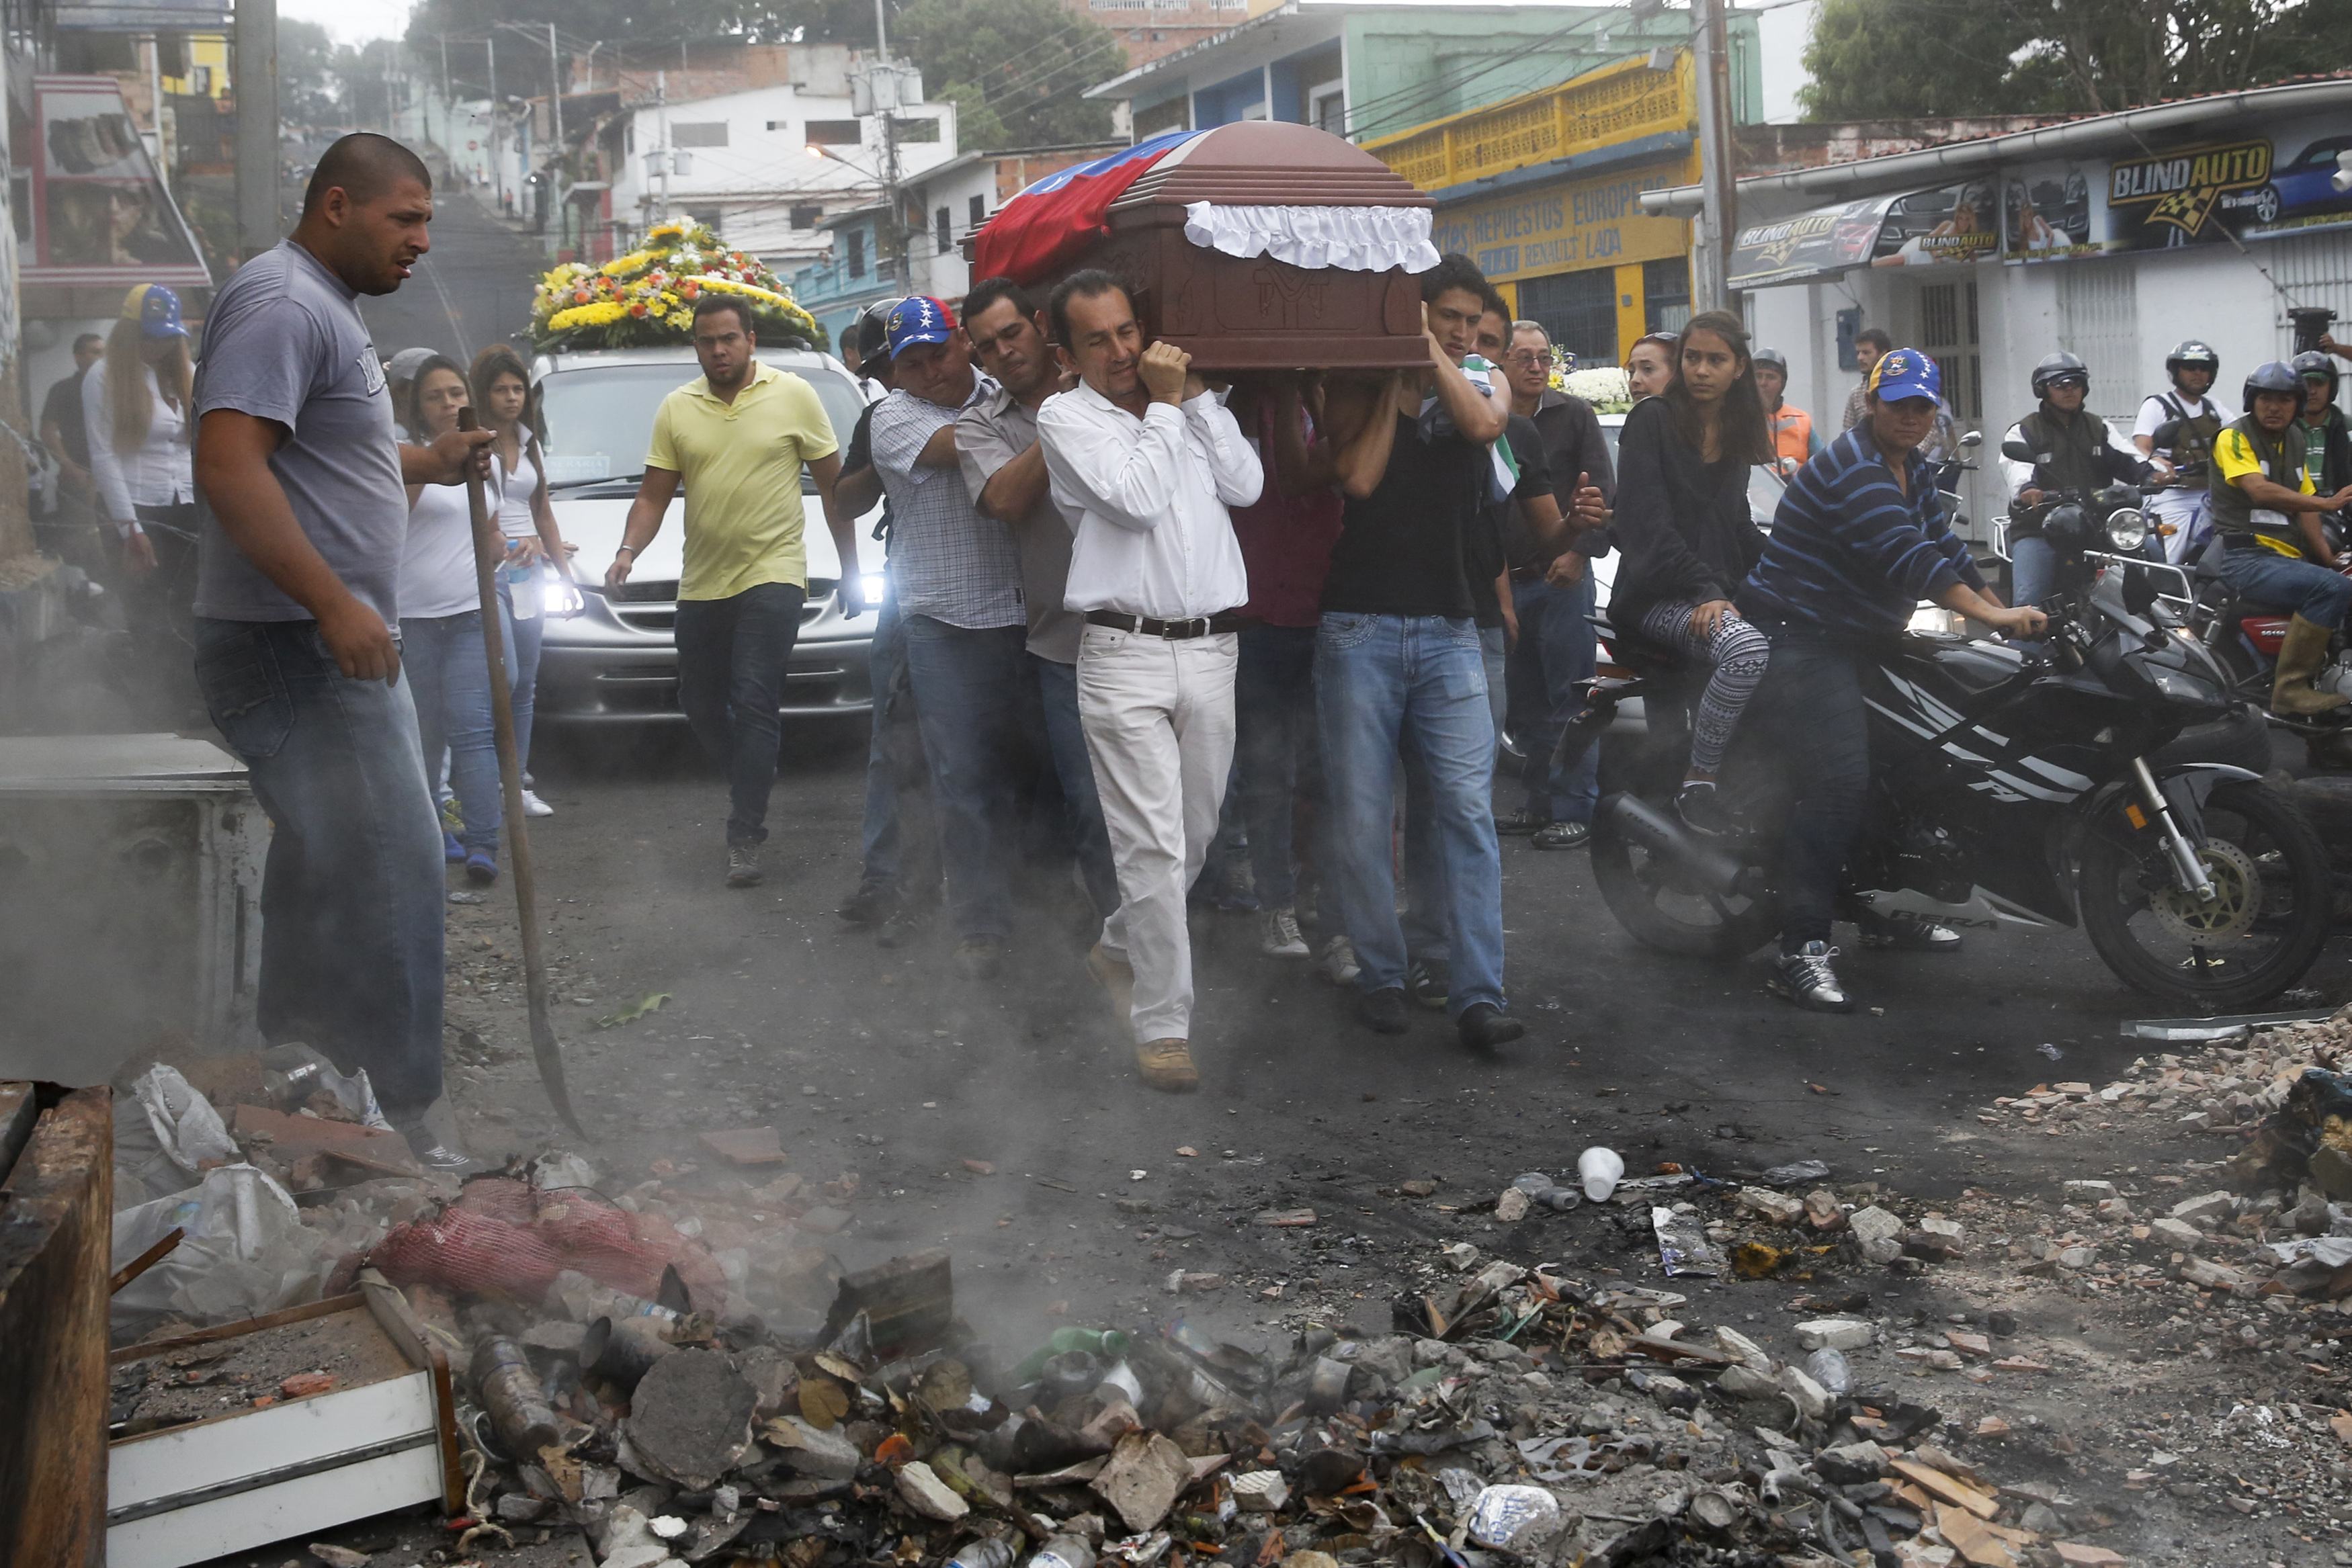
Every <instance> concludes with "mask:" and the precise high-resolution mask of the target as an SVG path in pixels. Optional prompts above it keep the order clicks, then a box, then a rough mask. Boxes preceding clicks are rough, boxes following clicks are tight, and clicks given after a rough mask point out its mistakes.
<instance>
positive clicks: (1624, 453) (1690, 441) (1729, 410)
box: [1609, 310, 1772, 832]
mask: <svg viewBox="0 0 2352 1568" xmlns="http://www.w3.org/2000/svg"><path fill="white" fill-rule="evenodd" d="M1771 455H1772V447H1771V436H1770V431H1769V425H1768V423H1766V420H1765V415H1764V400H1763V398H1762V397H1761V396H1760V395H1759V393H1758V392H1757V389H1756V372H1755V368H1754V366H1753V365H1752V364H1751V363H1750V361H1749V360H1748V334H1747V331H1746V330H1745V329H1743V328H1742V327H1741V326H1740V324H1739V319H1738V317H1736V316H1732V315H1729V314H1727V313H1726V312H1724V311H1720V310H1709V311H1706V312H1704V313H1702V314H1700V315H1697V316H1694V317H1692V318H1691V320H1690V324H1689V325H1688V326H1687V327H1685V328H1684V329H1683V333H1682V341H1681V344H1680V346H1679V352H1678V354H1677V356H1676V361H1675V380H1674V382H1672V383H1671V384H1670V385H1669V386H1668V387H1667V388H1666V390H1665V392H1664V395H1662V396H1659V397H1654V398H1648V399H1644V400H1643V402H1639V403H1636V404H1635V405H1634V406H1633V412H1632V413H1628V414H1627V415H1626V416H1625V428H1624V432H1623V434H1622V436H1621V438H1620V441H1619V444H1618V449H1617V509H1616V519H1615V521H1616V534H1617V542H1618V543H1619V545H1620V546H1621V547H1622V549H1624V551H1625V563H1624V565H1623V566H1622V567H1621V568H1620V569H1619V570H1618V574H1617V580H1616V583H1615V585H1614V586H1613V588H1612V591H1611V594H1610V601H1609V618H1610V620H1611V621H1612V622H1614V623H1615V624H1616V625H1618V626H1621V627H1625V628H1628V629H1633V630H1638V631H1639V632H1640V633H1641V634H1642V635H1643V637H1645V638H1647V639H1648V640H1649V641H1651V642H1654V643H1663V644H1664V645H1665V646H1667V647H1670V648H1676V649H1680V650H1681V651H1682V652H1684V653H1687V654H1688V655H1690V656H1691V657H1693V658H1702V659H1706V660H1707V661H1708V662H1709V663H1711V664H1713V665H1714V666H1715V671H1714V674H1712V676H1710V677H1709V679H1708V681H1707V684H1706V694H1705V695H1703V696H1702V697H1701V698H1700V700H1699V707H1698V715H1697V718H1696V723H1695V724H1694V725H1693V727H1692V736H1691V755H1690V767H1689V769H1688V771H1687V772H1686V773H1685V775H1684V780H1683V787H1682V791H1681V793H1680V794H1678V795H1677V796H1676V797H1675V809H1676V810H1677V811H1679V812H1680V814H1681V816H1682V818H1683V820H1684V821H1685V822H1688V823H1689V824H1690V825H1691V826H1692V827H1694V828H1697V829H1699V830H1701V831H1706V832H1717V831H1721V829H1722V827H1723V819H1722V814H1721V811H1720V810H1719V808H1718V807H1717V801H1716V791H1715V782H1716V777H1717V774H1719V773H1720V772H1721V771H1722V769H1723V754H1724V748H1725V747H1727V746H1728V745H1729V744H1730V741H1731V734H1732V731H1733V729H1734V728H1735V727H1737V726H1738V723H1739V715H1740V711H1741V710H1742V709H1743V708H1745V707H1746V706H1748V698H1749V697H1750V696H1752V695H1755V692H1756V685H1757V683H1758V682H1759V681H1761V680H1762V679H1763V678H1764V666H1765V664H1766V663H1767V662H1768V661H1769V659H1770V657H1771V647H1770V644H1769V643H1766V642H1765V640H1764V634H1763V633H1762V632H1759V631H1757V630H1756V628H1755V627H1753V626H1751V625H1749V624H1748V622H1745V621H1743V620H1741V619H1740V618H1739V612H1738V611H1737V610H1735V609H1733V608H1732V605H1731V596H1732V594H1733V593H1734V592H1735V591H1737V590H1738V587H1739V584H1740V583H1741V581H1742V580H1745V579H1746V578H1747V576H1748V568H1750V567H1752V566H1754V565H1755V564H1756V558H1757V557H1758V556H1759V555H1760V554H1761V553H1762V552H1763V549H1764V536H1763V535H1762V534H1761V533H1760V532H1759V531H1758V529H1757V528H1756V524H1755V522H1754V520H1753V519H1752V518H1751V517H1749V515H1748V467H1749V466H1750V465H1753V464H1757V463H1765V462H1769V461H1770V460H1771Z"/></svg>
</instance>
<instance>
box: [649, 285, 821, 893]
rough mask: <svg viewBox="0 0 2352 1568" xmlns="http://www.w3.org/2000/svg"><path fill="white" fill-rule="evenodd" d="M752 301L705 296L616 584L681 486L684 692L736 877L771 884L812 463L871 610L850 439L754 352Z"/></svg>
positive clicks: (665, 405) (793, 381)
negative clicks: (843, 479)
mask: <svg viewBox="0 0 2352 1568" xmlns="http://www.w3.org/2000/svg"><path fill="white" fill-rule="evenodd" d="M758 346H759V345H758V340H756V339H755V338H754V337H753V335H752V331H751V312H750V311H749V310H747V309H745V308H744V307H743V306H742V305H741V304H740V302H738V301H737V300H735V299H732V298H729V297H728V296H726V295H724V294H719V293H716V292H713V293H708V294H705V295H704V296H703V297H702V298H701V299H699V300H698V301H697V302H696V304H695V307H694V357H695V358H696V359H697V360H698V361H700V362H701V365H702V379H701V380H700V381H698V382H691V383H689V384H688V385H686V386H682V387H680V388H678V389H677V391H676V392H672V393H670V394H669V395H668V396H667V397H666V398H664V399H662V404H661V410H660V412H659V413H656V414H655V415H654V434H653V445H652V450H651V451H649V452H647V453H646V474H645V478H644V479H643V480H642V481H641V482H640V483H639V484H638V486H637V498H636V500H635V502H633V503H631V505H630V507H629V521H628V526H627V527H626V528H625V529H624V530H623V532H622V535H621V548H620V549H619V550H617V551H616V552H614V557H613V564H612V565H611V566H610V567H609V568H607V569H606V570H605V572H604V581H605V583H606V585H607V586H608V587H612V588H618V587H620V586H621V585H622V584H623V583H625V582H626V581H628V580H629V569H630V567H631V565H632V564H633V563H634V562H635V560H636V558H637V554H638V552H639V551H641V550H643V549H645V548H646V545H647V544H649V543H651V542H652V540H653V537H654V535H655V534H656V533H658V532H659V531H660V530H661V525H662V514H663V513H665V512H666V511H667V510H668V509H669V503H670V498H671V497H674V496H676V495H677V487H678V484H679V482H680V481H681V480H683V481H684V482H685V485H686V570H685V573H684V575H683V576H682V577H681V578H680V580H679V581H678V585H677V630H676V632H675V633H674V635H675V637H676V640H677V699H678V706H680V707H682V708H684V709H685V710H686V717H687V722H688V723H689V724H690V725H692V726H693V727H694V733H695V736H696V738H698V739H699V740H700V741H701V742H702V745H703V748H704V749H705V750H707V751H709V753H710V754H711V755H712V756H713V757H715V758H718V759H719V762H720V763H721V764H723V765H724V766H725V767H726V768H727V773H728V779H729V789H730V805H729V809H728V812H727V885H728V886H730V887H750V886H751V885H752V884H754V883H757V882H758V881H759V880H760V845H761V841H764V840H765V839H766V838H767V836H768V826H767V823H768V791H769V790H770V789H772V787H773V786H774V784H775V782H776V747H777V743H778V740H779V736H778V733H777V731H778V724H777V718H776V712H777V709H778V708H779V707H781V706H782V703H783V695H784V666H785V664H786V663H787V662H788V661H789V660H790V659H791V658H792V653H793V639H794V638H795V637H796V636H798V635H799V633H800V625H801V606H802V605H803V603H804V602H806V601H807V599H808V551H807V549H806V547H805V546H804V545H803V539H802V528H803V518H802V515H801V470H802V468H803V467H806V468H807V469H808V472H809V476H810V477H811V478H813V479H814V480H815V481H816V493H817V497H818V499H820V500H821V501H823V502H824V523H825V527H826V528H830V529H831V530H832V531H833V543H834V548H835V550H837V551H838V552H839V553H840V557H841V559H842V561H843V563H844V565H843V570H842V573H841V587H840V592H841V608H842V612H843V613H844V614H846V615H853V616H854V615H857V614H859V613H861V612H863V610H864V608H865V605H864V596H863V595H862V594H861V593H860V592H859V591H858V575H857V570H856V561H857V540H856V534H855V532H854V531H853V527H852V524H853V519H852V518H851V517H848V516H847V514H846V513H845V510H844V509H843V508H842V507H841V506H840V505H839V504H838V503H836V502H835V499H834V493H833V486H834V481H835V480H836V479H838V478H839V477H840V476H841V456H840V451H839V448H840V444H839V443H838V442H836V441H835V439H834V434H833V423H832V421H830V420H828V419H827V418H826V417H825V414H824V404H823V403H821V402H818V401H817V395H816V390H815V389H814V387H812V386H810V385H809V384H808V382H804V381H803V380H802V379H801V378H800V377H798V376H795V375H788V374H786V373H785V372H784V371H779V370H774V369H772V368H770V367H768V366H765V365H762V364H761V363H760V361H758V360H757V359H755V358H754V357H753V350H755V349H757V348H758Z"/></svg>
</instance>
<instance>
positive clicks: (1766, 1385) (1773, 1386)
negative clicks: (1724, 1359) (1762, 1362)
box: [1715, 1362, 1786, 1399]
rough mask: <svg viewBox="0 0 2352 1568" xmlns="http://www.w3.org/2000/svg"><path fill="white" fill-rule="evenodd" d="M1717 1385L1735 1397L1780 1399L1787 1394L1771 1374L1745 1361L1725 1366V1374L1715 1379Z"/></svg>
mask: <svg viewBox="0 0 2352 1568" xmlns="http://www.w3.org/2000/svg"><path fill="white" fill-rule="evenodd" d="M1715 1385H1716V1386H1717V1388H1720V1389H1722V1390H1723V1391H1724V1392H1725V1393H1726V1394H1728V1395H1730V1396H1732V1397H1733V1398H1734V1399H1780V1398H1785V1397H1786V1394H1785V1393H1784V1392H1783V1390H1782V1389H1781V1387H1780V1383H1779V1382H1778V1381H1777V1380H1776V1379H1774V1377H1773V1376H1772V1375H1771V1374H1769V1373H1766V1372H1759V1371H1757V1370H1756V1369H1755V1368H1754V1367H1752V1366H1749V1365H1748V1364H1746V1363H1744V1362H1743V1363H1741V1364H1739V1365H1738V1366H1727V1367H1725V1368H1724V1369H1723V1375H1721V1376H1719V1377H1717V1379H1716V1380H1715Z"/></svg>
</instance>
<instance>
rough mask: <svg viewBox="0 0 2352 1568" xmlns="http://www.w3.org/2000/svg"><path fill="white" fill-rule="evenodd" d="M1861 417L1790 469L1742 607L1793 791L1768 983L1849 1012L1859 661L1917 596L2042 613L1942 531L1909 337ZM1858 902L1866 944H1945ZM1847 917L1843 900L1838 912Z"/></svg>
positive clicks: (1760, 699)
mask: <svg viewBox="0 0 2352 1568" xmlns="http://www.w3.org/2000/svg"><path fill="white" fill-rule="evenodd" d="M1868 391H1869V394H1870V395H1869V397H1868V399H1867V402H1866V407H1867V409H1868V413H1866V415H1865V416H1864V419H1863V420H1862V422H1861V423H1857V424H1856V425H1855V426H1854V427H1853V429H1852V430H1849V431H1847V432H1846V433H1845V434H1843V435H1841V436H1839V437H1838V438H1837V439H1836V440H1835V441H1832V442H1831V443H1830V444H1829V445H1828V446H1827V447H1825V448H1824V449H1823V450H1822V455H1820V456H1819V457H1816V458H1814V459H1813V460H1812V461H1811V462H1810V463H1808V464H1806V465H1804V467H1802V468H1801V469H1799V470H1798V471H1797V476H1796V478H1795V479H1794V480H1792V481H1791V482H1790V486H1789V493H1788V494H1787V495H1786V496H1784V497H1781V500H1780V511H1779V513H1778V514H1777V515H1776V516H1775V517H1774V519H1773V526H1772V532H1771V535H1770V536H1769V538H1767V539H1766V540H1765V543H1764V551H1763V554H1762V555H1761V556H1759V557H1758V558H1757V561H1756V565H1755V566H1754V567H1753V568H1752V569H1751V570H1749V571H1748V580H1747V581H1746V582H1745V583H1743V584H1742V585H1741V586H1740V589H1739V592H1738V609H1739V612H1740V613H1741V614H1742V615H1745V616H1746V617H1748V620H1749V622H1752V623H1753V624H1754V625H1755V627H1756V629H1757V630H1758V631H1759V632H1763V633H1764V634H1765V636H1766V637H1767V638H1768V639H1769V640H1770V642H1771V644H1772V653H1771V665H1770V667H1769V670H1768V671H1767V673H1766V674H1765V677H1764V685H1763V687H1762V689H1761V690H1759V693H1758V694H1757V698H1756V704H1757V706H1756V707H1755V708H1753V709H1751V713H1753V715H1754V717H1753V718H1751V719H1750V720H1749V721H1748V722H1750V723H1753V724H1759V725H1761V726H1762V727H1764V730H1765V731H1766V732H1767V733H1768V734H1769V735H1770V736H1772V737H1774V740H1775V743H1776V749H1778V750H1780V751H1781V752H1782V753H1783V755H1784V757H1785V758H1786V761H1787V765H1788V767H1789V768H1790V778H1791V781H1792V783H1793V784H1794V787H1795V788H1794V795H1795V805H1794V808H1793V810H1792V813H1791V816H1790V828H1789V835H1788V841H1787V843H1786V844H1785V845H1784V846H1783V851H1782V855H1781V864H1780V892H1781V908H1782V912H1783V923H1782V925H1781V928H1780V959H1779V961H1778V962H1777V963H1776V964H1775V965H1774V966H1773V970H1772V975H1771V977H1770V981H1769V984H1770V986H1771V988H1772V991H1773V993H1774V994H1775V995H1777V996H1781V997H1785V998H1788V999H1789V1000H1790V1001H1792V1002H1794V1003H1796V1004H1797V1005H1798V1006H1799V1007H1801V1008H1806V1009H1811V1010H1813V1011H1817V1012H1851V1011H1852V1010H1853V1002H1852V1001H1851V1000H1850V999H1849V998H1847V996H1846V993H1845V990H1844V988H1843V987H1842V986H1841V985H1840V984H1839V983H1838V978H1837V976H1836V974H1835V973H1834V972H1833V971H1832V968H1831V967H1830V960H1831V959H1832V958H1833V957H1835V956H1837V950H1836V949H1835V948H1833V947H1832V946H1830V945H1829V938H1830V925H1831V922H1832V920H1833V919H1835V918H1837V917H1839V915H1840V914H1841V910H1840V907H1839V906H1840V902H1841V900H1840V896H1839V888H1840V882H1841V879H1842V877H1843V873H1844V868H1845V862H1846V857H1847V856H1848V854H1850V853H1851V852H1852V851H1853V844H1854V840H1855V838H1856V836H1857V835H1858V834H1859V833H1860V832H1861V831H1862V827H1863V821H1864V802H1865V800H1866V799H1867V797H1868V794H1869V789H1870V728H1869V716H1868V713H1867V711H1866V705H1865V704H1864V700H1863V686H1862V672H1863V669H1864V664H1865V663H1866V662H1867V661H1871V660H1874V659H1876V658H1879V657H1880V656H1882V654H1883V653H1884V651H1885V650H1886V649H1887V648H1888V647H1889V646H1890V645H1892V644H1893V643H1895V641H1896V639H1898V638H1899V637H1900V636H1901V635H1902V632H1903V629H1904V627H1905V625H1906V623H1907V622H1909V621H1910V619H1911V615H1912V612H1913V611H1914V610H1915V609H1916V607H1917V605H1918V603H1919V601H1920V600H1922V599H1932V600H1934V601H1936V602H1937V603H1938V604H1940V605H1942V606H1943V607H1944V608H1946V609H1947V610H1952V611H1957V612H1959V613H1961V614H1963V615H1966V616H1969V618H1970V619H1972V620H1976V621H1979V622H1983V623H1984V624H1986V625H1988V626H1990V627H1992V628H1993V629H1995V630H1996V631H1999V632H2006V633H2008V634H2009V635H2011V636H2012V637H2035V636H2039V635H2040V634H2041V633H2042V628H2043V627H2044V625H2045V624H2046V621H2047V618H2046V617H2044V616H2043V614H2042V612H2040V611H2039V610H2034V609H2030V608H2029V609H2016V610H2011V609H2007V608H2005V607H2003V605H2002V604H2001V601H2000V599H1998V598H1997V597H1995V596H1994V594H1993V592H1992V591H1991V590H1990V589H1989V588H1988V587H1986V586H1985V581H1984V578H1983V576H1982V574H1981V573H1979V571H1978V570H1977V567H1976V563H1975V562H1974V561H1973V560H1971V559H1969V549H1968V546H1967V545H1965V544H1963V543H1962V542H1961V541H1960V539H1959V538H1958V536H1957V535H1955V534H1954V533H1953V532H1952V529H1951V523H1950V519H1949V517H1948V516H1947V515H1946V513H1945V510H1944V498H1943V497H1942V495H1941V494H1940V493H1939V492H1938V491H1937V488H1936V486H1935V482H1934V479H1933V478H1932V476H1930V475H1929V473H1928V470H1927V464H1926V462H1925V461H1924V460H1923V459H1922V458H1921V457H1920V456H1919V455H1918V445H1919V443H1920V442H1921V441H1922V440H1924V439H1926V437H1927V432H1928V431H1929V429H1931V428H1932V427H1933V426H1934V424H1935V420H1936V413H1937V408H1938V407H1939V406H1940V394H1941V393H1942V391H1943V377H1942V374H1941V373H1940V372H1939V371H1937V367H1936V363H1935V361H1932V360H1930V359H1928V358H1927V355H1925V354H1923V353H1920V352H1919V351H1918V350H1916V349H1895V350H1889V351H1888V352H1887V353H1886V354H1885V355H1884V356H1882V357H1881V358H1880V360H1879V361H1878V362H1877V364H1876V365H1875V366H1874V367H1873V369H1872V371H1871V383H1870V386H1869V389H1868ZM1863 913H1864V918H1865V923H1864V926H1863V932H1864V941H1865V942H1866V943H1871V944H1874V945H1877V944H1882V943H1883V944H1885V945H1890V946H1903V947H1913V948H1924V949H1928V950H1948V949H1950V948H1953V947H1956V946H1958V945H1959V937H1958V935H1957V934H1955V933H1953V932H1952V931H1950V930H1948V929H1947V928H1945V927H1943V926H1940V925H1935V924H1934V923H1932V922H1928V921H1923V920H1919V919H1916V917H1914V918H1913V919H1910V920H1900V919H1890V918H1888V917H1886V916H1884V915H1877V916H1872V915H1870V914H1869V912H1863ZM1848 917H1849V918H1850V917H1851V914H1849V915H1848Z"/></svg>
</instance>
